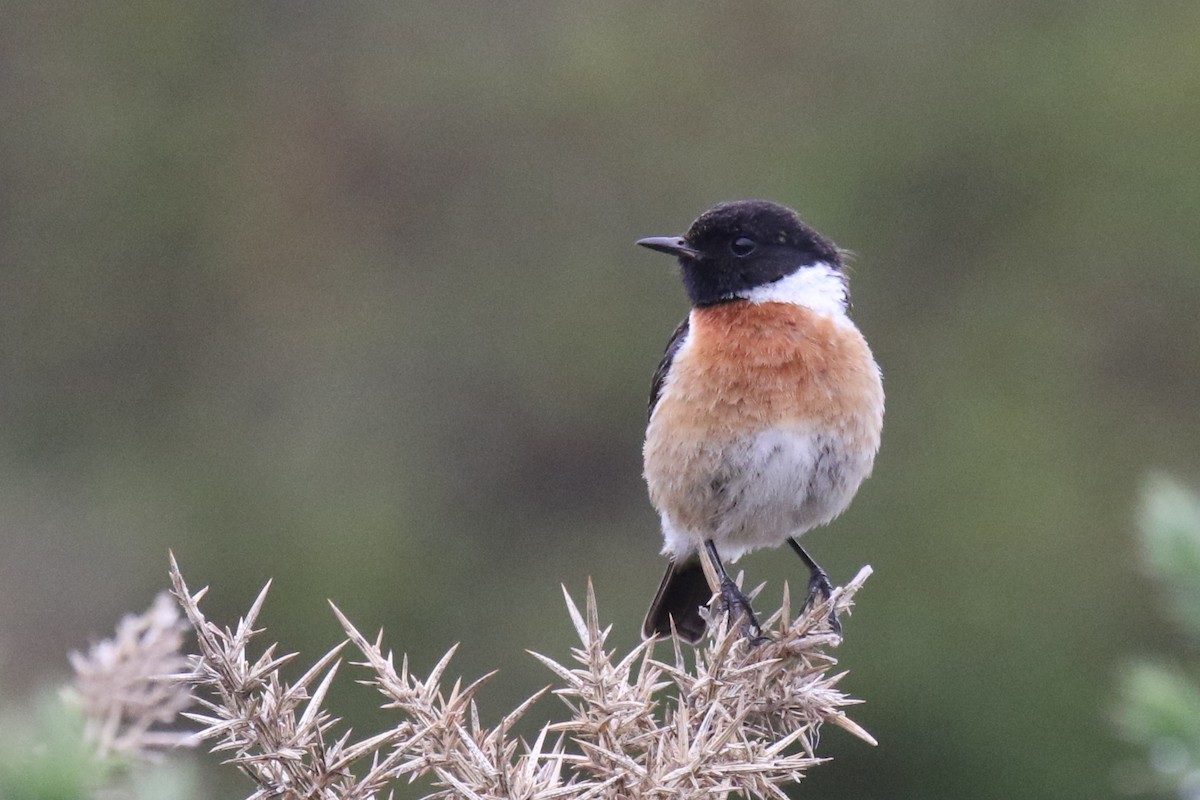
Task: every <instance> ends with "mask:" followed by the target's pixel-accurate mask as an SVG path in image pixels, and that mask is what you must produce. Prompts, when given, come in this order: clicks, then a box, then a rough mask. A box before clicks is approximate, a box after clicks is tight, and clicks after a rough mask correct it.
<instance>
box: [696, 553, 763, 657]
mask: <svg viewBox="0 0 1200 800" xmlns="http://www.w3.org/2000/svg"><path fill="white" fill-rule="evenodd" d="M704 549H705V551H706V552H707V553H708V557H709V559H710V560H711V562H712V565H713V567H715V568H716V571H717V578H718V580H719V581H720V589H719V590H720V593H721V605H722V606H724V607H725V613H726V614H728V615H729V616H730V617H733V616H734V611H735V610H736V611H739V612H741V617H742V619H743V620H744V621H743V622H742V636H744V637H746V638H747V639H749V640H750V643H751V644H759V643H761V642H765V641H767V639H766V637H765V636H763V635H762V626H761V625H759V624H758V618H757V617H755V616H754V609H753V608H752V607H751V606H750V598H749V597H746V595H745V594H743V593H742V590H741V589H739V588H738V585H737V584H736V583H734V582H733V579H732V578H730V577H729V573H728V572H726V571H725V565H724V564H722V563H721V557H720V556H719V555H717V546H716V544H714V543H713V540H712V539H709V540H707V541H706V542H705V543H704Z"/></svg>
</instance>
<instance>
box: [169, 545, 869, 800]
mask: <svg viewBox="0 0 1200 800" xmlns="http://www.w3.org/2000/svg"><path fill="white" fill-rule="evenodd" d="M869 574H870V568H869V567H866V568H863V570H862V571H861V572H860V573H859V574H858V576H856V577H855V579H854V580H853V581H851V582H850V583H849V584H847V585H846V586H845V587H842V588H839V589H838V590H836V591H835V592H834V594H833V597H832V598H830V600H829V601H827V602H825V603H821V604H818V605H817V606H816V607H814V608H808V609H804V610H802V611H801V612H800V614H799V616H797V617H796V618H794V619H793V618H792V616H791V610H790V600H789V597H788V593H787V590H786V587H785V591H784V602H783V606H782V608H780V609H779V610H778V611H777V612H776V613H775V614H773V615H772V616H771V617H770V618H769V619H768V620H767V622H766V624H765V625H764V632H765V634H766V635H767V636H768V637H769V639H770V640H769V641H768V642H766V643H763V644H759V645H754V644H751V643H749V642H747V641H746V640H745V639H743V638H742V637H741V636H740V635H739V634H738V632H737V630H736V628H734V629H730V627H729V626H728V625H727V624H725V622H724V620H723V619H719V620H714V623H715V624H714V625H713V626H712V627H713V633H712V635H711V636H710V637H709V638H708V639H707V640H706V642H705V643H704V644H703V646H701V647H699V648H697V649H696V652H695V658H694V662H695V663H694V666H690V667H689V665H688V663H687V658H686V657H685V653H684V651H683V649H682V647H681V646H680V644H679V642H678V641H675V642H674V647H673V648H672V650H671V658H669V659H667V660H659V659H657V658H655V656H654V653H653V649H654V646H653V644H652V643H643V644H641V645H639V646H638V647H636V648H634V650H633V651H632V652H630V653H628V654H626V655H624V656H623V657H621V658H619V659H617V658H615V655H614V653H613V652H611V651H610V650H607V649H605V641H606V639H607V637H608V634H609V631H610V630H611V628H601V625H600V621H599V612H598V610H597V605H596V598H595V594H594V592H593V590H592V587H591V585H590V584H589V586H588V592H587V602H586V604H585V608H584V610H583V611H582V612H581V611H580V610H579V608H578V607H577V606H576V604H575V602H574V601H573V600H572V599H571V598H570V596H569V595H567V596H566V604H567V610H568V612H569V614H570V617H571V620H572V622H573V623H574V626H575V630H576V633H577V634H578V637H579V642H580V643H579V646H578V647H576V648H574V649H573V651H572V660H573V662H574V665H573V666H568V665H566V664H563V663H560V662H558V661H555V660H554V659H551V658H549V657H547V656H544V655H539V654H536V653H535V654H533V655H534V657H535V658H537V659H538V660H539V661H541V662H542V663H543V664H544V665H545V666H546V667H547V668H548V669H549V670H550V671H551V672H552V673H553V674H554V675H555V676H556V678H557V679H558V685H557V686H556V687H548V689H550V688H552V690H553V692H554V694H556V695H558V696H559V697H560V698H561V699H562V701H563V702H564V703H565V704H566V706H567V709H568V711H569V718H568V719H567V720H565V721H562V722H555V723H551V724H547V725H546V726H544V727H543V728H542V729H541V730H540V732H539V734H538V736H537V737H536V738H535V739H534V741H533V742H531V743H530V742H526V741H525V740H523V739H519V738H514V737H513V736H512V735H511V734H510V731H511V729H512V726H513V725H514V724H515V723H516V721H517V720H518V719H520V718H521V717H522V716H523V715H524V714H525V713H526V711H527V710H528V709H529V707H530V706H531V705H532V704H533V703H534V702H536V701H537V699H538V698H539V697H541V696H542V695H543V694H544V693H545V691H546V690H543V691H542V692H538V693H537V694H535V695H534V696H533V697H530V698H529V699H528V700H526V701H525V702H523V703H521V704H520V706H518V707H517V708H516V709H515V710H513V711H512V712H511V713H509V714H508V715H507V716H505V717H504V718H503V719H502V720H501V721H500V722H499V724H498V725H496V726H495V727H486V726H484V725H482V724H481V722H480V719H479V713H478V710H477V708H476V705H475V695H476V693H477V692H478V691H479V690H480V688H481V687H482V686H483V684H484V683H485V682H486V681H487V680H488V679H489V678H490V677H491V675H485V676H484V677H483V678H480V679H479V680H477V681H475V682H473V683H471V684H470V685H467V686H464V685H463V684H462V682H461V681H457V680H456V681H454V682H453V683H452V684H450V685H449V686H448V687H447V681H446V679H445V674H446V670H447V668H448V666H449V662H450V659H451V658H452V656H453V654H454V650H455V648H451V649H450V651H449V652H447V653H446V654H445V656H443V657H442V659H441V660H440V661H439V662H438V663H437V665H436V666H435V667H434V668H433V670H432V671H431V672H430V673H429V675H428V676H426V677H425V678H424V679H421V678H419V677H417V676H416V675H414V674H413V673H412V671H411V670H410V669H409V666H408V660H407V657H405V658H402V659H401V661H400V666H399V668H397V667H396V664H395V658H394V657H393V655H392V653H391V652H385V651H384V649H383V643H382V634H380V635H379V636H377V637H376V638H375V639H374V640H371V639H368V638H367V637H365V636H364V635H363V634H362V633H360V632H359V631H358V629H357V628H355V627H354V625H353V624H351V622H350V621H349V620H348V619H347V618H346V617H345V616H344V615H343V614H342V613H341V612H340V611H339V610H338V609H337V608H336V607H335V608H334V609H333V610H334V613H335V614H336V616H337V618H338V620H339V622H340V623H341V625H342V627H343V629H344V630H345V632H346V635H347V637H348V638H347V641H344V642H342V643H340V644H338V645H337V646H336V647H334V648H333V649H332V650H330V651H329V652H328V653H326V654H325V655H324V656H322V657H321V658H320V659H318V660H317V662H316V663H315V664H313V666H312V667H310V668H309V669H308V670H307V671H306V672H305V673H304V675H302V676H301V677H300V678H299V679H297V680H296V681H294V682H292V683H288V682H286V681H284V680H283V679H282V678H281V677H280V674H279V668H280V667H281V666H282V665H283V664H285V663H286V662H288V661H289V660H291V659H292V658H293V655H285V656H276V655H275V652H276V649H277V648H276V646H275V645H270V646H268V647H266V648H265V649H264V650H263V652H262V653H261V654H260V655H259V656H258V657H257V658H252V657H251V656H250V655H249V646H250V643H251V640H252V639H253V638H254V637H255V636H257V635H258V634H260V633H261V630H257V629H255V627H254V626H255V624H256V621H257V619H258V615H259V612H260V611H261V609H262V605H263V601H264V600H265V598H266V592H267V588H266V587H264V589H263V591H262V592H261V593H260V594H259V596H258V598H257V599H256V600H255V602H254V603H253V605H252V606H251V608H250V610H249V611H248V612H247V613H246V615H245V617H243V618H242V619H241V620H239V622H238V624H237V625H236V626H235V627H234V628H232V629H230V628H221V627H219V626H217V625H215V624H213V623H212V622H210V621H209V620H208V619H206V618H205V616H204V614H203V613H202V612H201V611H200V607H199V602H200V600H201V598H202V597H203V596H204V594H205V591H206V590H200V591H199V592H195V593H193V592H191V590H189V589H188V587H187V585H186V584H185V582H184V580H183V576H182V574H181V573H180V571H179V569H178V566H177V565H176V564H175V562H174V559H172V563H171V579H172V582H173V584H174V591H175V595H176V597H177V598H178V599H179V601H180V603H181V604H182V606H183V608H184V611H185V614H186V616H187V619H188V621H189V622H190V623H191V625H192V627H193V629H194V630H195V632H196V637H197V651H198V652H197V654H196V655H194V656H192V657H191V658H190V666H191V669H190V671H188V672H187V673H183V674H181V675H179V676H178V677H179V678H180V680H183V681H184V682H186V683H187V685H188V686H189V687H190V688H191V690H192V692H193V693H194V694H195V696H196V699H197V702H198V703H199V704H201V705H202V706H203V707H204V708H205V709H206V711H205V713H203V714H189V715H188V716H190V718H192V719H193V720H196V721H198V722H199V723H201V724H202V725H203V726H204V728H203V729H202V730H201V731H200V732H199V736H200V737H202V738H204V739H206V740H210V741H211V742H213V744H212V749H213V750H214V751H217V752H222V753H228V754H229V762H230V763H233V764H235V765H236V766H237V767H238V768H239V769H241V770H242V772H244V773H245V774H246V775H247V776H249V777H250V778H251V779H252V780H253V781H254V783H255V785H256V786H257V787H258V789H257V791H255V792H254V793H253V794H251V795H250V798H252V800H259V799H260V798H263V799H265V798H268V797H271V798H275V797H279V798H296V799H297V800H299V798H328V799H329V800H333V799H334V798H337V799H338V800H360V799H362V800H366V799H367V798H376V797H380V796H381V795H382V793H383V792H385V791H388V790H389V789H390V787H392V786H393V785H394V784H396V783H397V782H399V781H410V780H413V779H415V778H417V777H423V778H426V779H428V780H429V781H431V782H432V785H433V788H434V791H433V792H432V793H431V794H429V795H427V797H429V798H470V799H471V800H484V799H485V798H486V799H487V800H492V799H493V798H494V799H495V800H500V799H501V798H503V799H504V800H508V798H528V800H560V799H569V800H582V799H583V798H612V799H613V800H616V798H633V799H637V798H658V797H664V798H665V797H699V796H703V797H706V798H724V797H728V796H729V795H732V794H738V795H740V796H743V797H774V798H785V797H786V795H785V794H784V793H783V791H782V789H781V788H780V787H781V786H782V785H784V784H786V783H791V782H795V781H799V780H801V779H802V778H803V776H804V773H805V772H806V771H807V770H808V769H810V768H812V767H813V766H815V765H817V764H819V763H821V762H822V760H823V759H821V758H819V757H818V756H817V755H816V746H817V740H818V733H819V731H820V728H821V726H822V725H823V724H824V723H826V722H828V723H832V724H834V725H837V726H839V727H841V728H844V729H845V730H847V731H849V732H850V733H852V734H854V735H855V736H858V737H859V738H861V739H863V740H864V741H866V742H868V743H870V744H874V739H872V738H871V736H870V735H869V734H867V733H866V731H864V730H863V729H862V728H860V727H859V726H858V725H857V724H855V723H854V722H852V721H851V720H850V719H849V718H848V717H846V716H845V714H844V712H843V709H844V708H845V707H846V706H848V705H851V704H852V703H855V702H857V701H854V700H851V699H850V698H848V697H847V696H846V695H845V694H843V693H842V692H841V691H840V690H839V689H838V688H837V684H838V683H839V681H840V680H841V678H842V677H843V675H844V674H845V673H840V674H833V675H831V674H830V669H831V668H832V667H833V666H834V665H835V663H836V662H835V660H834V659H833V657H832V656H830V655H829V653H828V650H829V648H831V647H833V646H835V645H836V644H837V643H838V641H839V637H838V636H837V635H836V634H834V633H833V632H832V631H830V630H829V628H828V616H829V610H830V605H831V604H832V605H833V606H836V608H837V609H838V611H839V612H846V611H848V610H849V608H850V607H851V605H852V597H853V595H854V593H855V592H856V591H857V590H858V589H859V587H861V585H862V583H863V581H865V580H866V578H867V576H868V575H869ZM565 594H566V593H565V590H564V595H565ZM347 643H350V644H352V645H353V647H354V648H355V649H356V650H357V651H358V652H359V653H360V654H361V656H362V660H361V661H359V662H357V663H356V666H359V667H362V668H364V669H365V670H366V671H367V675H368V677H367V678H365V679H364V680H362V681H361V682H362V683H364V684H367V685H370V686H372V687H374V688H375V689H376V690H377V691H379V692H380V694H382V695H383V697H384V702H383V707H384V708H387V709H391V710H394V711H396V712H398V714H399V721H398V722H397V723H396V725H395V726H394V727H393V728H391V729H389V730H386V731H383V732H381V733H379V734H377V735H375V736H371V737H368V738H366V739H362V740H359V741H351V738H350V733H349V732H348V731H347V732H345V733H342V734H341V735H340V736H338V737H336V738H335V737H334V734H333V729H334V728H335V727H336V726H337V725H338V722H339V720H338V719H337V718H335V717H333V716H332V715H331V714H330V713H329V712H327V711H326V710H325V709H324V708H323V704H324V701H325V695H326V692H327V690H328V688H329V686H330V684H331V682H332V681H333V679H334V676H335V675H336V673H337V671H338V667H339V665H340V661H339V660H338V659H339V655H340V653H341V652H342V650H343V648H344V647H345V645H346V644H347Z"/></svg>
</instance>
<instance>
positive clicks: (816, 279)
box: [739, 261, 849, 321]
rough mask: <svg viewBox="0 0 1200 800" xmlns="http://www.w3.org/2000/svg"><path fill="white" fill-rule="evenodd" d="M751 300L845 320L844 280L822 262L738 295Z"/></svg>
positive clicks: (839, 274)
mask: <svg viewBox="0 0 1200 800" xmlns="http://www.w3.org/2000/svg"><path fill="white" fill-rule="evenodd" d="M739 297H742V298H744V299H746V300H749V301H750V302H751V303H755V304H758V303H791V304H793V305H797V306H804V307H805V308H809V309H812V310H813V311H816V312H817V313H818V314H824V315H825V316H828V317H833V318H834V319H846V320H847V321H848V320H849V317H847V316H846V281H845V279H844V278H843V277H842V274H841V273H840V272H838V271H837V270H836V269H834V268H833V267H831V266H829V264H827V263H825V262H824V261H818V262H816V263H815V264H810V265H808V266H805V267H801V268H800V269H798V270H796V271H795V272H793V273H792V274H791V275H788V276H787V277H785V278H780V279H779V280H777V281H775V282H774V283H768V284H764V285H763V286H756V287H754V288H753V289H750V290H749V291H746V292H743V293H741V294H740V295H739Z"/></svg>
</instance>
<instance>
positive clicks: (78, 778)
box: [0, 691, 111, 800]
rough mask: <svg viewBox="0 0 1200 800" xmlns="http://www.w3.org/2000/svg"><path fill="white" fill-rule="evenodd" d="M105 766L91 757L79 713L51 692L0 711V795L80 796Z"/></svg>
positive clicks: (21, 799) (23, 798) (13, 799)
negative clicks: (26, 703)
mask: <svg viewBox="0 0 1200 800" xmlns="http://www.w3.org/2000/svg"><path fill="white" fill-rule="evenodd" d="M110 766H111V765H109V764H103V763H100V762H99V761H97V760H96V759H95V758H93V757H92V755H91V752H90V751H89V749H88V748H87V747H86V745H85V744H84V741H83V720H82V718H81V717H80V715H79V714H78V713H77V712H76V711H75V710H74V709H71V708H68V707H67V706H66V704H64V703H63V702H62V699H61V698H60V697H59V696H58V694H57V693H55V692H52V691H43V692H41V693H39V694H38V695H37V696H36V697H35V698H34V699H33V702H32V704H31V706H30V707H26V708H9V709H5V710H4V711H3V712H0V798H3V800H85V798H90V797H91V793H92V791H93V790H94V789H95V788H96V787H98V786H100V785H101V784H102V783H103V782H104V779H105V778H106V776H107V774H108V772H109V770H110Z"/></svg>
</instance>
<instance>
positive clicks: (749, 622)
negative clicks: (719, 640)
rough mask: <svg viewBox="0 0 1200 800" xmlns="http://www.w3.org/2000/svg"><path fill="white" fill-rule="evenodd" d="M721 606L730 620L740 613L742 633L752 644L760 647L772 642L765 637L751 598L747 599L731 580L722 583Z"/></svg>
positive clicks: (727, 579) (726, 579)
mask: <svg viewBox="0 0 1200 800" xmlns="http://www.w3.org/2000/svg"><path fill="white" fill-rule="evenodd" d="M721 606H722V607H723V609H724V611H725V613H726V614H727V615H728V616H729V618H730V619H734V618H735V613H737V612H740V615H741V633H742V636H743V637H744V638H746V639H748V640H749V641H750V644H752V645H759V644H763V643H765V642H769V641H771V640H770V639H769V638H768V637H766V636H763V632H762V626H761V625H759V624H758V618H757V617H755V616H754V609H753V608H752V607H751V605H750V598H748V597H746V595H745V594H743V593H742V590H741V589H739V588H738V586H737V584H736V583H734V582H733V581H732V580H731V579H730V578H725V579H724V580H722V581H721Z"/></svg>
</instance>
